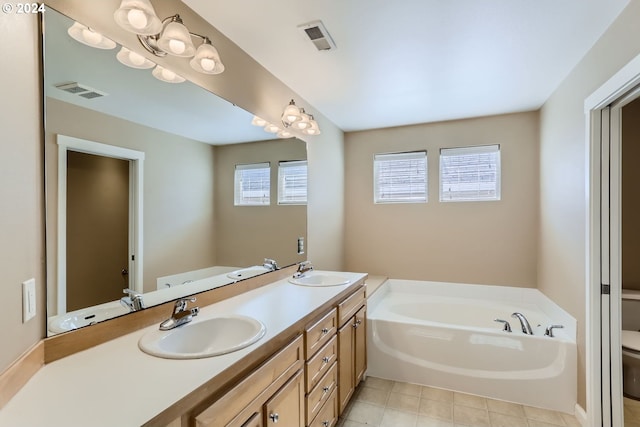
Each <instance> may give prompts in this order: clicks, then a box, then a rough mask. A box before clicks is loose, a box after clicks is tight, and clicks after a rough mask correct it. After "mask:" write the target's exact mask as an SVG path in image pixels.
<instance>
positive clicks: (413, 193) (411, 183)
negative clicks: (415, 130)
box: [373, 151, 427, 203]
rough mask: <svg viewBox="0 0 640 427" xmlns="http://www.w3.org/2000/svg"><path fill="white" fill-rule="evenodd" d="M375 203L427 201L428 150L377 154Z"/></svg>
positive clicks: (374, 164)
mask: <svg viewBox="0 0 640 427" xmlns="http://www.w3.org/2000/svg"><path fill="white" fill-rule="evenodd" d="M373 175H374V178H373V179H374V181H373V182H374V185H373V187H374V188H373V192H374V195H373V199H374V202H375V203H424V202H426V201H427V152H426V151H414V152H410V153H392V154H376V155H375V156H374V160H373Z"/></svg>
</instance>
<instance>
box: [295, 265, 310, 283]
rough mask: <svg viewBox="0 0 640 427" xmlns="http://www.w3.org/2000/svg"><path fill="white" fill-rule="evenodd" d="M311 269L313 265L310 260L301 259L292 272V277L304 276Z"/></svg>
mask: <svg viewBox="0 0 640 427" xmlns="http://www.w3.org/2000/svg"><path fill="white" fill-rule="evenodd" d="M311 270H313V265H311V261H302V262H301V263H300V264H298V270H297V271H296V272H295V273H293V278H294V279H297V278H299V277H302V276H304V274H305V273H306V272H307V271H311Z"/></svg>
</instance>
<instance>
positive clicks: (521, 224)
mask: <svg viewBox="0 0 640 427" xmlns="http://www.w3.org/2000/svg"><path fill="white" fill-rule="evenodd" d="M487 144H500V153H501V154H500V156H501V167H502V198H501V200H500V201H494V202H460V203H441V202H439V191H438V179H439V178H438V175H439V169H438V168H439V163H438V162H439V158H438V153H439V151H438V150H439V148H443V147H460V146H468V145H487ZM345 147H346V148H345V151H346V183H347V184H346V197H345V200H346V232H345V257H346V267H347V269H348V270H357V271H366V272H369V273H371V274H382V275H386V276H389V277H393V278H399V279H421V280H436V281H450V282H459V283H479V284H490V285H508V286H523V287H535V286H536V252H537V230H538V197H537V194H538V113H537V112H528V113H520V114H509V115H502V116H492V117H483V118H477V119H469V120H457V121H450V122H442V123H433V124H424V125H416V126H405V127H398V128H388V129H379V130H372V131H362V132H352V133H347V134H346V141H345ZM424 149H426V150H427V162H428V185H429V188H428V192H429V201H428V203H422V204H374V203H373V156H374V154H376V153H385V152H402V151H412V150H424Z"/></svg>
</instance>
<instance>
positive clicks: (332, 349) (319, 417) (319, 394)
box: [304, 308, 338, 427]
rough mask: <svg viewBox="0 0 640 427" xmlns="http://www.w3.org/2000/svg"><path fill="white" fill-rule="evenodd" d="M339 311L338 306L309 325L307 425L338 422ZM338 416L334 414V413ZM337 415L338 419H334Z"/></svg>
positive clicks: (324, 424)
mask: <svg viewBox="0 0 640 427" xmlns="http://www.w3.org/2000/svg"><path fill="white" fill-rule="evenodd" d="M337 331H338V310H337V308H334V309H333V310H331V311H329V312H328V313H327V314H326V315H324V316H322V317H321V318H320V319H319V320H317V321H316V322H314V323H312V324H311V325H310V326H308V327H307V328H305V356H306V358H307V361H306V363H305V378H306V381H305V391H306V398H305V405H306V415H305V424H304V425H306V426H309V427H310V426H316V425H317V426H320V427H323V426H333V425H335V423H336V422H337V409H333V408H337V400H336V389H337V385H338V362H337V360H338V338H337V337H336V332H337ZM334 414H335V415H336V416H335V417H333V415H334ZM334 418H335V419H334Z"/></svg>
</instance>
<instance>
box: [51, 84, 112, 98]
mask: <svg viewBox="0 0 640 427" xmlns="http://www.w3.org/2000/svg"><path fill="white" fill-rule="evenodd" d="M55 87H57V88H58V89H60V90H63V91H65V92H69V93H71V94H74V95H78V96H81V97H83V98H86V99H93V98H100V97H102V96H105V95H106V93H104V92H100V91H98V90H95V89H93V88H91V87H89V86H85V85H82V84H80V83H77V82H67V83H58V84H57V85H55Z"/></svg>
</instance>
